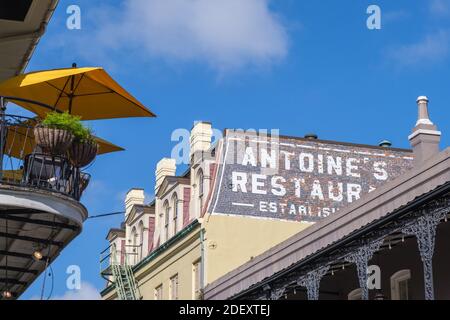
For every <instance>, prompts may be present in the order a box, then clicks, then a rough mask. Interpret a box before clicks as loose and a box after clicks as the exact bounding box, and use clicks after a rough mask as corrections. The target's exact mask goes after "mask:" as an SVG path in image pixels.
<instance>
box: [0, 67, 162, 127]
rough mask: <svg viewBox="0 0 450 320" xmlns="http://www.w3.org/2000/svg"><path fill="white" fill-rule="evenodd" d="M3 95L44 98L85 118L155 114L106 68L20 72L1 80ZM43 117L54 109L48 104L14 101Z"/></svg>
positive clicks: (48, 102)
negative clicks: (111, 75) (112, 76)
mask: <svg viewBox="0 0 450 320" xmlns="http://www.w3.org/2000/svg"><path fill="white" fill-rule="evenodd" d="M0 95H1V96H6V97H8V96H9V97H15V98H21V99H28V100H34V101H38V102H41V103H43V104H47V105H49V106H51V107H52V108H54V109H52V110H56V111H61V112H65V111H68V112H69V113H70V114H73V115H77V116H80V117H81V119H82V120H97V119H112V118H128V117H155V114H154V113H153V112H151V111H150V110H148V109H147V108H146V107H145V106H144V105H143V104H141V103H140V102H139V101H138V100H136V99H135V98H134V97H133V96H132V95H130V94H129V93H128V92H127V91H126V90H125V89H123V88H122V87H121V86H120V85H119V84H118V83H117V82H115V81H114V80H113V79H112V78H111V77H110V76H109V75H108V73H106V71H105V70H103V69H102V68H68V69H56V70H48V71H38V72H32V73H27V74H23V75H19V76H17V77H14V78H11V79H9V80H6V81H4V82H2V83H0ZM12 102H14V103H15V104H18V105H20V106H21V107H24V108H25V109H27V110H29V111H31V112H33V113H35V114H37V115H38V116H39V117H41V118H45V115H46V114H47V113H48V112H50V111H52V110H49V109H48V108H46V107H45V106H43V105H42V106H41V105H35V104H32V103H28V102H24V101H12Z"/></svg>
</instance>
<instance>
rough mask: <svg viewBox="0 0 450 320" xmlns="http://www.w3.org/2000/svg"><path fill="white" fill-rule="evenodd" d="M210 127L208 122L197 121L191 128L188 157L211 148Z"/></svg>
mask: <svg viewBox="0 0 450 320" xmlns="http://www.w3.org/2000/svg"><path fill="white" fill-rule="evenodd" d="M211 140H212V127H211V123H210V122H197V123H195V124H194V127H193V128H192V130H191V152H190V159H192V156H194V155H195V154H196V153H198V152H204V151H208V150H209V149H210V148H211Z"/></svg>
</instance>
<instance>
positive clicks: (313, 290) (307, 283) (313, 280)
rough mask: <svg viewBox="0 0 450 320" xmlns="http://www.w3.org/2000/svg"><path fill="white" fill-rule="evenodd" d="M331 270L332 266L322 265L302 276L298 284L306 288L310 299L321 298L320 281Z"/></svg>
mask: <svg viewBox="0 0 450 320" xmlns="http://www.w3.org/2000/svg"><path fill="white" fill-rule="evenodd" d="M328 270H330V266H325V267H320V268H318V269H316V270H313V271H311V272H308V273H307V274H306V275H305V276H303V277H301V278H300V279H299V280H298V281H297V284H298V285H299V286H301V287H305V288H306V293H307V296H308V300H319V293H320V281H321V280H322V278H323V277H324V276H325V275H326V274H327V272H328Z"/></svg>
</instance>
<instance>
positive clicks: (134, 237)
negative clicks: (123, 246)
mask: <svg viewBox="0 0 450 320" xmlns="http://www.w3.org/2000/svg"><path fill="white" fill-rule="evenodd" d="M138 236H139V234H138V233H137V230H136V227H133V228H132V229H131V248H129V250H125V251H127V255H128V256H129V259H130V260H129V261H131V262H132V263H133V264H136V263H137V250H136V246H137V245H138Z"/></svg>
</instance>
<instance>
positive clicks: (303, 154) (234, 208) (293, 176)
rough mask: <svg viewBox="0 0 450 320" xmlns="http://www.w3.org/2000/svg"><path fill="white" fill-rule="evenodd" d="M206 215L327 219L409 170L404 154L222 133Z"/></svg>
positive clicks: (408, 155) (409, 160)
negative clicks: (217, 166) (212, 193)
mask: <svg viewBox="0 0 450 320" xmlns="http://www.w3.org/2000/svg"><path fill="white" fill-rule="evenodd" d="M219 156H220V160H221V163H220V165H219V169H218V172H217V176H216V180H215V190H214V196H213V199H212V201H211V203H210V212H211V213H212V214H231V215H246V216H255V217H262V218H275V219H287V220H296V221H317V220H318V219H321V218H324V217H327V216H328V215H330V214H332V213H334V212H336V211H337V210H338V209H339V208H342V207H344V206H346V205H348V204H350V203H352V202H354V201H356V200H357V199H359V198H360V197H361V196H362V195H364V194H367V193H369V192H372V191H373V190H375V189H376V188H378V187H379V186H381V185H382V184H384V183H386V182H387V181H390V180H392V179H394V178H395V177H398V176H399V175H401V174H402V173H404V172H405V171H406V170H408V169H410V168H412V160H413V157H412V153H411V152H409V151H408V150H402V149H394V148H381V147H371V146H363V145H355V144H346V143H337V142H331V141H321V140H309V139H298V138H289V137H275V138H270V137H267V136H256V135H248V134H245V133H237V132H233V131H228V132H227V134H226V136H225V138H224V140H223V143H222V145H221V148H220V150H219Z"/></svg>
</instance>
